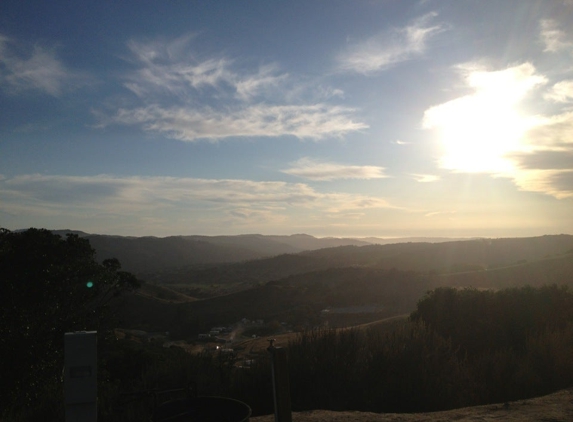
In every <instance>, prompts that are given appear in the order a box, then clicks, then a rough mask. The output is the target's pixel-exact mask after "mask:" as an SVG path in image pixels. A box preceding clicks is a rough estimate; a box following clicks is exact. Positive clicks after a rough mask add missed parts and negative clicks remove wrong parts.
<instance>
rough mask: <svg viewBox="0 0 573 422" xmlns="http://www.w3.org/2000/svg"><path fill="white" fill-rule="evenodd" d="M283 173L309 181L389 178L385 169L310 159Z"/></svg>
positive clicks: (305, 159) (292, 166) (292, 165)
mask: <svg viewBox="0 0 573 422" xmlns="http://www.w3.org/2000/svg"><path fill="white" fill-rule="evenodd" d="M282 172H283V173H286V174H290V175H293V176H298V177H302V178H305V179H309V180H316V181H329V180H335V179H380V178H383V177H388V176H386V175H385V174H384V168H383V167H378V166H353V165H346V164H338V163H329V162H324V161H317V160H312V159H310V158H308V157H305V158H301V159H300V160H298V161H296V162H294V163H291V167H290V168H288V169H285V170H282Z"/></svg>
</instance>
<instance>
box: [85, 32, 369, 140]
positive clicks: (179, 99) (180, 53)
mask: <svg viewBox="0 0 573 422" xmlns="http://www.w3.org/2000/svg"><path fill="white" fill-rule="evenodd" d="M192 41H193V37H192V36H185V37H181V38H178V39H175V40H171V41H165V40H163V41H161V40H157V41H152V42H146V43H141V42H136V41H130V42H129V43H128V47H129V50H130V56H129V57H128V60H129V61H130V62H132V63H133V64H134V65H135V66H137V67H138V69H137V70H136V71H134V72H132V73H130V74H129V75H127V76H126V78H127V81H126V83H125V86H126V88H128V89H129V90H131V91H132V92H134V93H135V94H136V95H137V96H138V97H139V102H138V104H137V105H135V106H132V107H125V106H124V107H122V108H120V109H116V111H115V112H113V113H112V114H109V113H107V114H106V113H103V112H101V111H95V112H94V114H95V115H96V116H97V117H98V118H99V120H100V122H99V126H100V127H103V126H106V125H109V124H124V125H137V126H140V127H141V128H143V129H144V130H147V131H153V132H158V133H162V134H164V135H165V136H168V137H170V138H173V139H178V140H181V141H197V140H200V139H208V140H220V139H224V138H233V137H280V136H285V135H289V136H294V137H297V138H299V139H314V140H318V139H324V138H327V137H335V138H336V137H341V136H344V135H346V134H347V133H349V132H354V131H359V130H362V129H366V128H367V127H368V125H366V124H365V123H363V122H362V121H360V120H359V119H357V118H356V117H354V116H355V114H356V110H354V109H352V108H348V107H342V106H338V105H333V104H330V103H329V102H328V100H330V99H332V98H333V97H340V96H342V95H343V92H342V91H341V90H339V89H336V88H331V87H325V86H322V85H320V86H319V87H318V89H317V88H316V87H312V89H310V88H309V86H308V84H304V83H303V84H299V85H298V86H297V84H296V82H295V81H293V80H292V78H291V77H290V76H289V75H288V74H286V73H280V71H279V68H278V66H276V65H274V64H266V65H260V66H258V67H256V68H255V69H248V68H245V64H244V63H236V61H235V60H233V59H230V58H227V57H222V56H220V57H206V58H197V57H196V55H194V54H193V49H192ZM304 87H306V89H307V90H309V91H312V92H311V94H312V95H310V96H311V99H310V100H308V99H307V100H305V99H302V98H301V97H302V95H300V91H301V90H302V89H304ZM293 92H298V93H299V94H297V95H296V96H293V94H292V93H293ZM313 96H314V97H316V96H318V97H320V98H321V100H320V101H313V100H312V97H313ZM142 103H143V105H142Z"/></svg>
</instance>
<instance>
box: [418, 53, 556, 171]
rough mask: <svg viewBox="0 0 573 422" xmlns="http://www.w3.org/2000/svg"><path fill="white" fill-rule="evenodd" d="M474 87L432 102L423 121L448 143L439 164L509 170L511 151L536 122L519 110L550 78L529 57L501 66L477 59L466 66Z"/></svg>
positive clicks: (468, 81) (481, 169)
mask: <svg viewBox="0 0 573 422" xmlns="http://www.w3.org/2000/svg"><path fill="white" fill-rule="evenodd" d="M461 70H462V71H463V72H464V73H465V74H466V82H467V84H468V86H469V87H471V88H473V89H474V93H473V94H470V95H466V96H463V97H460V98H456V99H454V100H451V101H448V102H446V103H443V104H440V105H437V106H433V107H431V108H430V109H428V110H426V112H425V113H424V120H423V126H424V127H425V128H427V129H437V130H438V131H439V135H438V136H439V138H440V141H441V144H442V146H443V151H444V152H443V155H442V157H441V159H440V166H441V167H443V168H446V169H450V170H455V171H462V172H486V173H500V172H510V171H511V170H512V169H513V165H512V163H511V162H510V161H508V160H507V159H506V157H505V156H506V154H508V153H510V152H512V151H516V150H519V149H520V148H521V138H522V136H523V135H524V133H525V132H526V131H527V130H528V129H530V128H531V127H532V126H533V125H534V122H533V121H532V119H531V118H528V117H526V116H523V115H521V114H520V112H519V110H518V107H517V106H518V104H519V102H520V101H521V100H522V99H523V98H524V97H525V95H526V94H527V93H528V92H529V91H531V90H532V89H533V88H535V87H537V86H539V85H542V84H544V83H546V79H545V77H543V76H541V75H538V74H536V73H535V68H534V67H533V65H531V64H530V63H524V64H522V65H518V66H514V67H510V68H507V69H504V70H500V71H485V70H481V69H477V68H476V67H475V66H474V65H466V66H464V67H462V68H461Z"/></svg>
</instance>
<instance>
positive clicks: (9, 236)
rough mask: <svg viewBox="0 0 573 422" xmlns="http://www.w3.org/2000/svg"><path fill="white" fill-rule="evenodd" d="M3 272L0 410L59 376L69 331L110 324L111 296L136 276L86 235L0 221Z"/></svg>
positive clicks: (25, 401) (133, 283) (132, 284)
mask: <svg viewBox="0 0 573 422" xmlns="http://www.w3.org/2000/svg"><path fill="white" fill-rule="evenodd" d="M0 275H1V276H0V333H1V335H0V350H1V351H2V354H3V356H2V358H1V359H0V373H1V374H2V381H1V382H0V415H1V414H2V412H3V411H5V410H6V407H7V406H8V405H11V406H16V407H18V406H28V405H29V404H30V403H31V402H32V401H34V400H35V399H36V396H37V394H38V391H39V390H41V388H42V387H41V385H42V383H46V382H50V380H54V379H57V378H58V377H59V376H60V374H61V371H62V366H63V334H64V333H65V332H69V331H80V330H105V329H107V328H111V326H110V312H109V309H108V306H107V305H108V303H109V301H110V299H111V298H113V297H114V296H117V295H119V294H121V293H122V292H124V291H127V290H131V289H135V288H137V287H139V282H138V281H137V279H136V277H135V276H134V275H132V274H130V273H128V272H125V271H121V266H120V263H119V261H118V260H117V259H106V260H104V261H103V262H102V263H99V262H97V260H96V258H95V250H94V249H93V248H92V247H91V246H90V243H89V241H88V240H86V239H83V238H80V237H78V236H77V235H73V234H69V235H67V237H66V238H65V239H63V238H62V237H61V236H59V235H56V234H53V233H51V232H50V231H48V230H45V229H33V228H32V229H29V230H26V231H21V232H11V231H9V230H6V229H0Z"/></svg>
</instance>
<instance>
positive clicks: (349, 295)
mask: <svg viewBox="0 0 573 422" xmlns="http://www.w3.org/2000/svg"><path fill="white" fill-rule="evenodd" d="M293 257H298V255H296V256H293ZM254 263H256V262H254ZM254 263H252V264H254ZM527 284H529V285H534V286H538V285H542V284H568V285H570V286H573V260H572V259H571V254H568V255H562V256H557V257H550V258H545V259H540V260H538V261H534V262H522V263H520V264H516V265H513V266H510V267H505V268H498V269H494V270H488V271H472V272H464V273H456V274H445V275H438V274H428V273H420V272H414V271H402V270H395V269H390V270H387V269H380V268H372V267H345V268H328V269H323V270H320V271H307V272H304V273H301V274H295V275H291V276H289V277H285V278H282V279H279V280H274V281H270V282H267V283H262V284H257V285H255V286H252V287H250V288H245V289H244V290H241V291H238V292H235V293H232V294H223V295H220V296H216V297H212V298H208V299H203V300H198V301H194V302H188V303H185V301H181V303H179V304H177V303H172V304H171V303H168V302H167V301H165V300H160V301H157V300H154V298H153V297H152V295H146V296H145V297H144V296H142V295H135V296H132V297H130V298H128V299H126V300H128V303H127V304H126V305H125V306H123V307H122V309H123V314H124V318H123V320H124V321H125V323H126V324H127V325H124V326H125V327H128V328H136V327H138V326H139V325H141V326H143V327H145V328H143V329H147V330H157V331H166V330H167V331H173V330H179V332H180V334H181V335H185V336H188V335H196V334H197V333H198V332H200V331H201V330H204V329H208V328H210V327H211V326H215V325H220V324H228V323H231V322H234V321H238V320H239V319H241V318H245V317H246V318H249V319H263V320H265V321H267V320H271V319H277V320H279V321H286V322H289V323H291V324H293V325H304V324H305V323H311V324H317V323H320V322H321V321H324V319H325V318H326V319H329V320H331V321H332V322H333V323H335V324H336V325H340V324H342V323H343V322H344V321H347V322H352V323H360V322H367V321H368V320H374V319H379V318H383V317H388V316H393V315H398V314H402V313H408V312H411V311H412V310H413V309H414V308H415V306H416V303H417V301H418V300H419V299H421V298H422V296H423V295H424V294H425V292H426V291H428V290H430V289H433V288H435V287H439V286H457V287H476V288H493V289H501V288H506V287H515V286H523V285H527ZM174 302H175V301H174ZM327 308H329V309H334V312H328V313H324V312H322V311H323V310H325V309H327ZM347 308H351V309H347ZM337 309H341V310H340V311H338V310H337ZM349 314H353V315H349ZM360 318H363V319H360Z"/></svg>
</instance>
